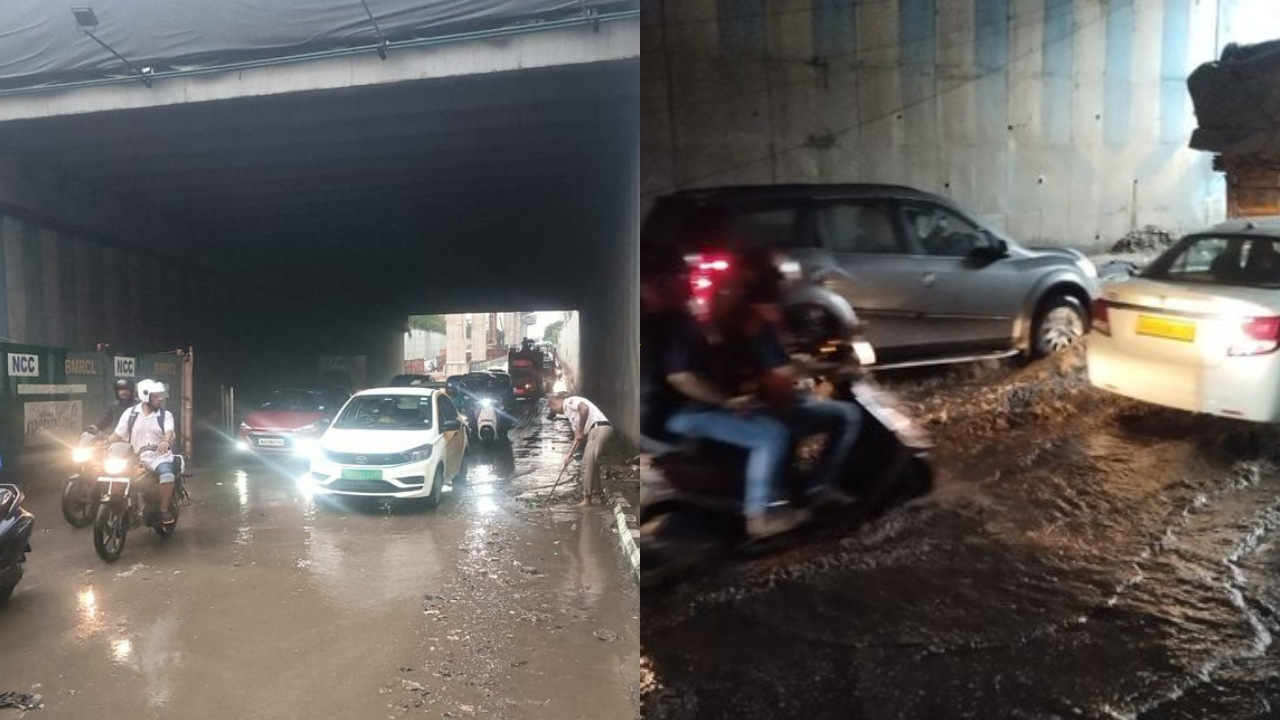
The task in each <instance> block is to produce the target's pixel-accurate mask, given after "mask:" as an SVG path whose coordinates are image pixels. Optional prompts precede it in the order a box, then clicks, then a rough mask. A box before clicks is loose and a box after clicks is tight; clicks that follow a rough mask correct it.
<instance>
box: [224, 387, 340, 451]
mask: <svg viewBox="0 0 1280 720" xmlns="http://www.w3.org/2000/svg"><path fill="white" fill-rule="evenodd" d="M350 397H351V395H350V393H348V392H347V391H345V390H342V389H339V388H303V389H295V390H276V391H275V392H274V393H272V394H271V399H270V400H268V401H267V402H265V403H263V405H262V407H260V408H258V409H257V410H254V411H253V412H251V413H249V416H248V417H246V418H245V419H244V422H242V423H240V433H239V437H238V438H237V443H236V447H237V448H238V449H239V450H240V451H241V452H246V453H257V454H261V455H287V456H299V457H310V454H311V451H312V450H313V449H314V448H315V446H316V441H317V440H319V438H320V436H321V435H323V434H324V431H325V430H326V429H327V428H328V427H329V423H330V422H332V421H333V417H334V416H335V415H337V414H338V411H339V410H341V409H342V406H343V405H345V404H346V402H347V400H348V399H350Z"/></svg>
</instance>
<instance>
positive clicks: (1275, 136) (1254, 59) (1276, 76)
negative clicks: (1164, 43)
mask: <svg viewBox="0 0 1280 720" xmlns="http://www.w3.org/2000/svg"><path fill="white" fill-rule="evenodd" d="M1187 89H1188V90H1189V91H1190V93H1191V102H1192V103H1193V104H1194V105H1195V109H1196V119H1197V121H1198V125H1199V127H1198V128H1196V130H1195V132H1194V133H1193V134H1192V136H1191V147H1193V148H1195V149H1196V150H1207V151H1209V152H1214V153H1220V154H1225V155H1236V156H1239V155H1247V154H1266V155H1273V154H1280V40H1273V41H1271V42H1266V43H1260V44H1257V45H1245V46H1238V45H1229V46H1227V49H1226V50H1224V51H1223V52H1222V58H1221V59H1219V60H1217V61H1214V62H1211V63H1205V64H1204V65H1201V66H1200V67H1198V68H1196V69H1195V72H1193V73H1191V76H1190V77H1189V78H1187Z"/></svg>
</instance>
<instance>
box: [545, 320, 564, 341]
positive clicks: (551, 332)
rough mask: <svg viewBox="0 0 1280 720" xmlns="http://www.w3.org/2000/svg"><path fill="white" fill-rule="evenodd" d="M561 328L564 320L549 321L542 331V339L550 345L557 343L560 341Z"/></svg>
mask: <svg viewBox="0 0 1280 720" xmlns="http://www.w3.org/2000/svg"><path fill="white" fill-rule="evenodd" d="M563 329H564V321H563V320H557V321H555V322H553V323H551V324H550V325H548V326H547V329H546V330H544V331H543V332H542V339H543V340H545V341H547V342H549V343H551V344H552V345H558V344H559V343H560V331H561V330H563Z"/></svg>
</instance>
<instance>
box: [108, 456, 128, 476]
mask: <svg viewBox="0 0 1280 720" xmlns="http://www.w3.org/2000/svg"><path fill="white" fill-rule="evenodd" d="M102 469H103V470H104V471H105V472H106V473H107V474H108V475H122V474H124V471H125V470H128V469H129V461H128V460H126V459H125V458H107V461H106V462H104V463H102Z"/></svg>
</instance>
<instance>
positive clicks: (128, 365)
mask: <svg viewBox="0 0 1280 720" xmlns="http://www.w3.org/2000/svg"><path fill="white" fill-rule="evenodd" d="M137 368H138V361H137V360H136V359H135V358H131V357H118V358H116V377H118V378H120V377H127V378H131V377H133V376H134V374H135V373H136V372H137Z"/></svg>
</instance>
